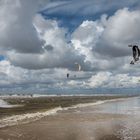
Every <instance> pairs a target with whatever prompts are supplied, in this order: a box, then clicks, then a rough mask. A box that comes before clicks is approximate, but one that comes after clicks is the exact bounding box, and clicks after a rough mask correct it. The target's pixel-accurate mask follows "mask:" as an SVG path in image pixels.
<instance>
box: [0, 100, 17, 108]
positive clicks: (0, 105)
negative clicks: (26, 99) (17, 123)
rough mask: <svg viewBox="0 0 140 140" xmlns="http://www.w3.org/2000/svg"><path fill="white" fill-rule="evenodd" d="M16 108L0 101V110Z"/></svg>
mask: <svg viewBox="0 0 140 140" xmlns="http://www.w3.org/2000/svg"><path fill="white" fill-rule="evenodd" d="M16 106H18V105H10V104H8V103H7V102H6V101H4V100H2V99H0V107H1V108H12V107H16Z"/></svg>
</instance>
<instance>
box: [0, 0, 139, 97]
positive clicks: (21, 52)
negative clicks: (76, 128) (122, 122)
mask: <svg viewBox="0 0 140 140" xmlns="http://www.w3.org/2000/svg"><path fill="white" fill-rule="evenodd" d="M0 27H1V28H0V93H27V94H28V93H48V94H49V93H54V94H55V93H62V92H65V93H73V94H74V93H88V92H90V93H92V92H94V93H99V92H112V91H115V92H118V93H120V92H121V93H122V92H123V91H124V92H126V91H127V92H128V90H130V89H131V91H132V92H133V91H134V92H137V91H138V90H139V89H140V63H139V62H138V63H137V64H135V65H130V61H131V60H132V50H131V48H129V47H128V45H129V44H137V45H140V1H139V0H117V1H116V0H100V1H99V0H12V1H10V0H0ZM77 64H79V65H80V66H81V71H78V68H77V66H78V65H77ZM67 73H69V75H70V76H69V78H67V77H66V75H67Z"/></svg>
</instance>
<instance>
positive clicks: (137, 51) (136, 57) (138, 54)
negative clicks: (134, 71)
mask: <svg viewBox="0 0 140 140" xmlns="http://www.w3.org/2000/svg"><path fill="white" fill-rule="evenodd" d="M128 47H132V53H133V60H132V61H131V62H130V64H132V65H134V64H135V62H137V61H138V60H139V57H140V49H139V47H138V46H137V45H128Z"/></svg>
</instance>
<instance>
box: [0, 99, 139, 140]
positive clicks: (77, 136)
mask: <svg viewBox="0 0 140 140" xmlns="http://www.w3.org/2000/svg"><path fill="white" fill-rule="evenodd" d="M80 98H81V99H80V100H79V98H78V97H61V98H59V99H58V98H57V100H59V102H61V101H62V100H63V101H65V106H63V107H62V108H61V109H60V108H57V110H56V111H54V110H53V112H51V113H50V114H48V115H47V114H44V116H43V115H42V117H40V118H39V116H40V115H41V114H39V116H33V118H32V117H31V118H30V117H27V116H26V117H27V118H26V119H23V120H22V119H21V120H18V121H17V122H16V124H13V125H11V126H8V125H7V126H6V127H1V128H0V140H133V139H135V140H139V139H140V135H139V131H140V130H139V127H140V119H139V111H140V110H139V107H140V104H139V101H140V99H139V98H138V97H132V98H126V99H124V98H120V97H111V96H110V97H103V96H102V97H80ZM72 99H73V102H74V106H73V105H72V106H71V105H70V103H68V102H71V100H72ZM8 100H9V99H7V101H8ZM12 100H13V102H15V101H17V100H18V101H19V98H18V99H12ZM22 100H23V99H22ZM26 100H27V99H26ZM28 100H29V99H28ZM31 100H32V102H33V100H36V99H31ZM49 100H50V99H49ZM51 100H52V99H51ZM54 100H56V97H55V98H54ZM99 101H100V102H99ZM101 101H102V102H101ZM11 102H12V101H11ZM30 102H31V101H30ZM61 103H62V102H61ZM66 103H67V105H66ZM80 103H82V104H80ZM136 103H137V104H136ZM68 104H69V105H68ZM76 104H78V105H76ZM69 106H71V107H69ZM40 109H41V112H42V114H43V113H44V109H43V110H42V107H41V108H40ZM32 111H33V112H31V110H30V111H29V112H28V113H27V114H28V115H29V114H32V115H33V114H35V113H36V112H35V110H34V109H33V110H32ZM37 111H38V109H37ZM45 111H46V110H45ZM16 113H17V112H16ZM18 115H19V114H18ZM36 115H37V114H36ZM13 116H15V115H13ZM22 116H23V115H22ZM17 117H21V116H20V115H19V116H17ZM36 117H38V119H34V118H36ZM4 118H5V117H2V118H1V120H2V119H4ZM7 118H8V117H7ZM12 119H15V118H12ZM12 119H11V120H12ZM33 119H34V120H33ZM27 120H29V121H28V122H27ZM130 120H131V121H130ZM24 122H25V123H24ZM1 123H2V122H1Z"/></svg>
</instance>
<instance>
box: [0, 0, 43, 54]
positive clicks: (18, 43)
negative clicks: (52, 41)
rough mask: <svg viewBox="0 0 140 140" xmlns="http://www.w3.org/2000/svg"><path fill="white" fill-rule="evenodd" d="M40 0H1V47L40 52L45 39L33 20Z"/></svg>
mask: <svg viewBox="0 0 140 140" xmlns="http://www.w3.org/2000/svg"><path fill="white" fill-rule="evenodd" d="M38 5H39V4H38V1H36V2H34V1H33V0H29V1H21V0H13V1H9V0H1V1H0V26H1V28H0V32H1V34H0V42H1V43H0V47H3V49H9V50H15V51H17V52H20V53H39V52H40V51H41V47H42V45H43V40H41V39H40V38H39V37H38V34H37V32H36V29H35V28H34V26H33V24H32V22H33V17H34V15H35V14H36V12H38V11H37V10H38Z"/></svg>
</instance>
